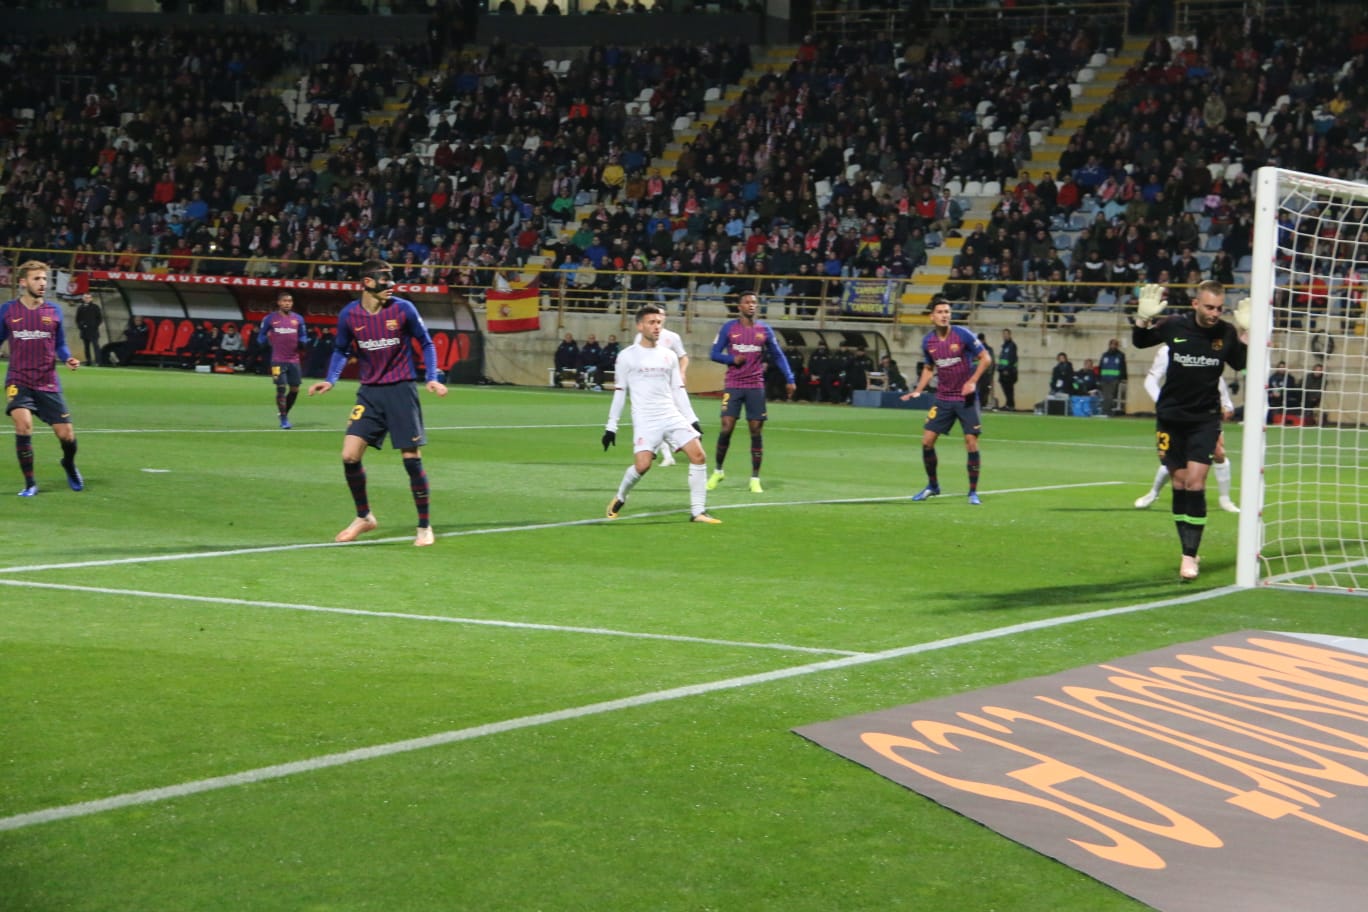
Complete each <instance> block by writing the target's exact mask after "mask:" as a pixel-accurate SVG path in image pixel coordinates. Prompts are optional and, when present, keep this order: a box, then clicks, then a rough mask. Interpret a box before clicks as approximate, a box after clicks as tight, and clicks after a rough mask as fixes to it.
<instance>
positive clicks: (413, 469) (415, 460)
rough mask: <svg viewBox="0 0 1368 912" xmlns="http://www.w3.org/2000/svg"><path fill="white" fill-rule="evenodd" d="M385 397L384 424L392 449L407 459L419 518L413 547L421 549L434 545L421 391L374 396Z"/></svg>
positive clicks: (387, 390)
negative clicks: (420, 400) (429, 506)
mask: <svg viewBox="0 0 1368 912" xmlns="http://www.w3.org/2000/svg"><path fill="white" fill-rule="evenodd" d="M372 395H374V396H382V397H383V409H384V413H385V422H386V425H387V430H388V432H389V438H390V445H391V446H393V447H395V448H396V449H398V450H399V452H400V453H401V454H402V455H403V457H404V471H405V472H406V473H407V474H408V477H409V492H410V493H411V494H412V495H413V508H414V511H415V512H416V513H417V514H418V530H417V533H416V534H415V536H414V539H413V543H414V544H415V545H417V546H418V547H423V546H425V545H430V544H432V543H433V541H434V539H433V533H432V522H431V519H430V516H429V513H428V505H429V494H430V488H429V487H428V477H427V472H425V471H424V470H423V458H422V451H421V447H423V446H426V445H427V431H426V430H424V428H423V407H422V405H421V404H420V403H419V402H418V390H417V389H416V388H415V387H414V386H413V385H412V384H408V383H403V384H397V385H395V386H388V387H384V388H383V392H376V393H373V394H372Z"/></svg>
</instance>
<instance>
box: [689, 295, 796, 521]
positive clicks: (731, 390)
mask: <svg viewBox="0 0 1368 912" xmlns="http://www.w3.org/2000/svg"><path fill="white" fill-rule="evenodd" d="M759 307H760V298H759V297H757V296H756V295H755V294H754V293H753V292H749V291H748V292H746V293H745V294H743V295H741V299H740V300H739V301H738V302H737V305H736V309H737V311H738V312H739V313H740V316H739V317H737V318H736V319H735V320H728V321H727V322H726V323H723V324H722V328H721V329H720V330H718V332H717V339H716V340H715V341H714V342H713V347H712V359H713V360H714V361H716V362H717V363H719V364H725V365H727V375H726V379H725V380H724V381H723V384H722V386H723V390H722V426H721V428H720V429H719V430H718V432H717V451H716V453H715V454H714V455H715V456H716V457H717V471H715V472H713V473H712V477H711V478H709V479H708V490H709V491H711V490H713V489H714V488H716V487H717V486H718V485H719V484H721V483H722V479H724V478H726V477H727V473H726V472H724V471H723V470H722V463H724V462H725V461H726V459H727V449H728V448H729V447H730V446H731V436H732V429H733V428H735V427H736V419H737V418H738V417H739V416H740V414H741V407H742V406H743V405H744V406H745V408H746V424H747V425H749V427H750V437H751V480H750V489H751V492H752V493H754V494H763V493H764V492H765V489H764V488H762V487H760V463H761V462H762V461H763V460H764V458H765V437H764V434H763V429H764V427H765V421H766V420H767V419H768V418H769V412H768V411H767V410H766V408H765V356H766V355H768V356H769V361H770V363H772V364H774V365H775V366H776V367H778V368H779V370H780V371H782V372H783V374H784V388H785V390H786V396H787V398H789V399H792V398H793V392H794V390H796V389H797V388H798V387H797V385H796V384H795V383H794V382H793V371H792V369H790V368H789V363H788V358H786V357H784V350H783V349H782V348H780V347H779V342H778V340H777V339H776V338H775V337H774V330H772V329H770V328H769V327H768V326H766V325H765V324H764V323H761V322H760V321H759V320H756V319H755V312H756V311H757V310H758V309H759Z"/></svg>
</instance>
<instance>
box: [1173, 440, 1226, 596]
mask: <svg viewBox="0 0 1368 912" xmlns="http://www.w3.org/2000/svg"><path fill="white" fill-rule="evenodd" d="M1168 431H1169V447H1168V449H1167V452H1166V461H1167V462H1168V466H1169V471H1170V472H1171V473H1172V475H1173V478H1172V482H1173V521H1174V524H1175V525H1176V526H1177V529H1178V541H1179V544H1180V545H1181V546H1182V549H1183V556H1182V562H1181V564H1180V566H1179V570H1178V575H1179V576H1180V577H1181V578H1183V579H1185V580H1192V579H1196V578H1197V573H1198V567H1197V564H1198V558H1197V551H1198V549H1199V548H1200V547H1201V544H1202V532H1203V530H1204V529H1205V528H1206V519H1207V502H1206V479H1207V473H1208V472H1209V471H1210V469H1211V464H1210V463H1209V462H1208V460H1210V459H1211V456H1210V454H1211V453H1212V452H1213V451H1214V450H1215V449H1216V437H1217V436H1218V435H1219V434H1220V426H1219V425H1217V424H1211V425H1206V426H1198V427H1193V428H1182V429H1179V428H1174V427H1170V428H1168Z"/></svg>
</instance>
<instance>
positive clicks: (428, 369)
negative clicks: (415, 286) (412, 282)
mask: <svg viewBox="0 0 1368 912" xmlns="http://www.w3.org/2000/svg"><path fill="white" fill-rule="evenodd" d="M399 309H400V310H402V311H403V312H404V315H405V316H406V317H407V319H406V320H405V321H404V323H405V324H406V326H407V329H408V334H409V335H410V336H412V337H413V338H415V339H417V340H418V344H419V345H421V346H422V348H423V379H424V380H426V381H427V385H428V389H430V390H432V391H433V392H434V393H435V392H437V390H435V389H433V386H434V385H436V386H442V384H441V383H439V382H438V381H437V345H436V343H434V342H433V341H432V333H430V332H428V328H427V324H426V323H424V322H423V317H422V315H420V314H419V313H418V308H416V307H414V306H413V303H412V302H411V301H400V302H399ZM438 395H440V396H445V395H446V387H442V391H441V392H440V393H438Z"/></svg>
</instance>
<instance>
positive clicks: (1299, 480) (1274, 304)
mask: <svg viewBox="0 0 1368 912" xmlns="http://www.w3.org/2000/svg"><path fill="white" fill-rule="evenodd" d="M1254 203H1255V219H1254V241H1253V253H1252V256H1251V263H1250V264H1249V268H1250V269H1251V273H1250V296H1251V298H1252V299H1253V302H1254V315H1255V318H1254V320H1253V321H1252V323H1253V325H1252V326H1251V327H1250V333H1249V344H1250V349H1249V366H1248V372H1247V377H1246V382H1245V416H1244V422H1245V423H1244V431H1243V437H1242V442H1243V455H1242V467H1241V468H1242V473H1241V516H1240V543H1239V557H1238V562H1237V566H1236V582H1237V583H1239V585H1241V586H1254V585H1270V586H1288V587H1295V588H1326V589H1334V590H1339V591H1363V590H1364V589H1365V587H1366V586H1368V502H1366V501H1368V449H1365V429H1364V424H1365V419H1366V418H1368V415H1365V409H1366V408H1368V364H1365V336H1364V285H1365V277H1366V276H1368V184H1358V183H1352V182H1348V181H1340V180H1334V179H1331V178H1326V177H1318V176H1316V175H1311V174H1301V173H1298V172H1295V171H1286V170H1282V169H1277V168H1261V169H1260V170H1259V172H1258V174H1257V175H1256V177H1255V198H1254Z"/></svg>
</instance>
